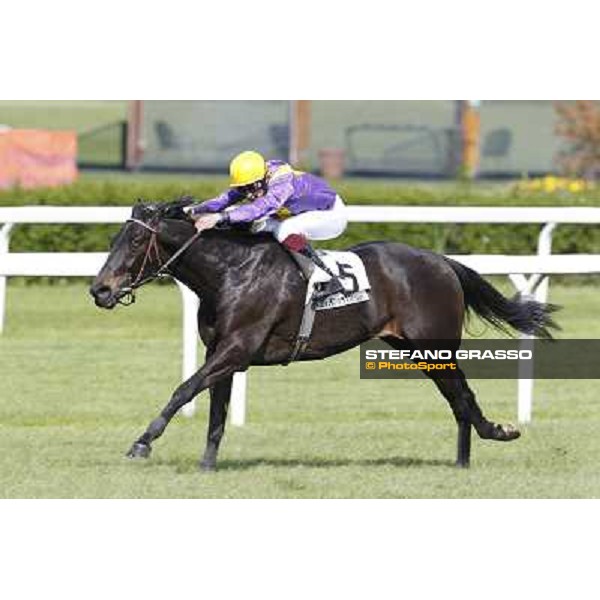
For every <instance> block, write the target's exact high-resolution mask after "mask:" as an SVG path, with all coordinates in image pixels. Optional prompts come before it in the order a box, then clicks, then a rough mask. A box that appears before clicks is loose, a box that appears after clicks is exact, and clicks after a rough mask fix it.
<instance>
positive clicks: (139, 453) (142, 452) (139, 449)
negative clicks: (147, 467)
mask: <svg viewBox="0 0 600 600" xmlns="http://www.w3.org/2000/svg"><path fill="white" fill-rule="evenodd" d="M150 452H152V448H151V447H150V446H148V444H142V443H141V442H134V444H133V446H131V448H130V449H129V452H128V453H127V454H126V455H125V456H127V458H148V457H149V456H150Z"/></svg>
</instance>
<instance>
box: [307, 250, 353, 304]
mask: <svg viewBox="0 0 600 600" xmlns="http://www.w3.org/2000/svg"><path fill="white" fill-rule="evenodd" d="M300 254H302V255H303V256H306V257H307V258H309V259H310V260H311V261H312V262H313V263H314V264H315V265H317V267H319V268H320V269H323V271H325V273H327V275H329V276H330V277H331V279H330V280H329V281H326V282H325V283H322V284H320V287H319V289H317V288H315V291H314V294H313V298H314V299H315V300H322V299H323V298H327V296H331V295H332V294H339V293H340V292H341V293H345V292H346V290H345V289H344V286H343V285H342V282H341V281H340V279H339V277H338V276H337V275H336V274H335V273H333V271H332V270H331V269H330V268H329V267H328V266H327V265H326V264H325V263H324V262H323V261H322V260H321V257H320V256H319V255H318V254H317V253H316V252H315V250H314V248H312V247H311V246H310V245H309V244H306V246H305V247H304V248H303V249H302V250H300Z"/></svg>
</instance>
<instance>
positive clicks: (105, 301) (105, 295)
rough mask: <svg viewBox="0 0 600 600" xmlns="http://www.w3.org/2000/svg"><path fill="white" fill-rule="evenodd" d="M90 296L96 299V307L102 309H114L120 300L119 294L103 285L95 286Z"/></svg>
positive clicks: (91, 288) (91, 289)
mask: <svg viewBox="0 0 600 600" xmlns="http://www.w3.org/2000/svg"><path fill="white" fill-rule="evenodd" d="M90 294H91V295H92V297H93V298H94V302H95V303H96V306H98V307H100V308H109V309H110V308H114V307H115V306H116V305H117V302H118V300H119V298H118V294H114V293H113V291H112V290H111V289H110V288H109V287H108V286H107V285H103V284H94V285H92V287H90Z"/></svg>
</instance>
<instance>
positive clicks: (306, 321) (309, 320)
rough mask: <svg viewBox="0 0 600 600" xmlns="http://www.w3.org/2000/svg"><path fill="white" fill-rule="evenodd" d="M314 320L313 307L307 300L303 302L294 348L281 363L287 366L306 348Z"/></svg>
mask: <svg viewBox="0 0 600 600" xmlns="http://www.w3.org/2000/svg"><path fill="white" fill-rule="evenodd" d="M314 321H315V309H314V308H313V306H312V302H310V301H308V302H306V303H305V304H304V313H303V314H302V321H301V322H300V329H299V330H298V336H297V337H296V341H295V343H294V349H293V350H292V353H291V354H290V356H289V358H288V359H287V360H286V361H285V362H284V363H283V365H284V366H287V365H289V364H290V363H291V362H293V361H294V360H296V359H297V358H298V356H300V355H301V354H302V352H304V350H306V347H307V346H308V342H309V341H310V334H311V333H312V328H313V323H314Z"/></svg>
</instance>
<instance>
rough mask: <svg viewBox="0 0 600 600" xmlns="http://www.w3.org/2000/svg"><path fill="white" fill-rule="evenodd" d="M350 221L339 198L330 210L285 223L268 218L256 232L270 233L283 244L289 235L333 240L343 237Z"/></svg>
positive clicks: (305, 214) (292, 218)
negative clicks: (339, 236)
mask: <svg viewBox="0 0 600 600" xmlns="http://www.w3.org/2000/svg"><path fill="white" fill-rule="evenodd" d="M347 223H348V219H347V217H346V206H345V205H344V202H343V201H342V199H341V198H340V197H339V196H336V198H335V203H334V205H333V206H332V207H331V209H329V210H311V211H308V212H305V213H301V214H299V215H294V216H293V217H288V218H287V219H284V220H283V221H280V220H279V219H272V218H267V219H266V221H264V226H261V225H262V223H261V225H259V226H258V227H257V228H256V229H255V230H258V231H270V232H271V233H272V234H273V235H274V236H275V237H276V238H277V241H278V242H283V240H285V238H286V237H288V235H291V234H293V233H295V234H300V235H303V236H305V237H306V238H308V239H309V240H332V239H333V238H336V237H338V235H341V234H342V233H343V231H344V229H346V225H347Z"/></svg>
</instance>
